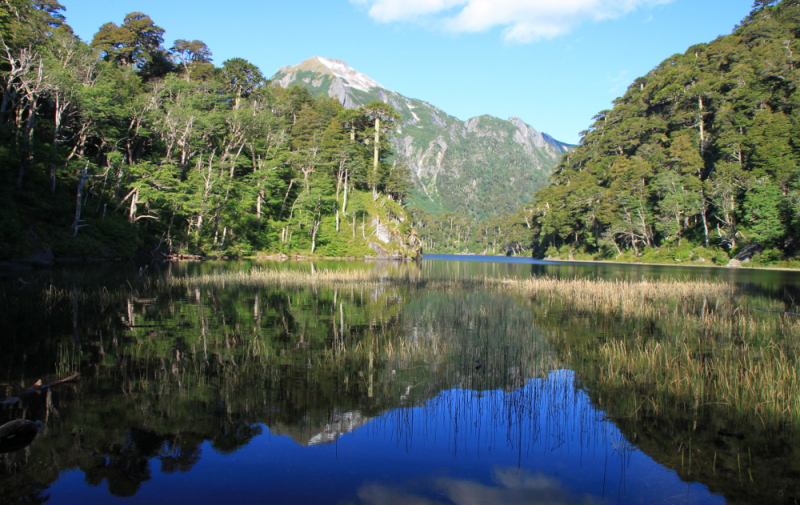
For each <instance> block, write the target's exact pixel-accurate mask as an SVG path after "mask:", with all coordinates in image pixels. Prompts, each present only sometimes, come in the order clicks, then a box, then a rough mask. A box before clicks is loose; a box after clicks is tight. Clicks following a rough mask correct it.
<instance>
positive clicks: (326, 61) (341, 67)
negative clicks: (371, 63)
mask: <svg viewBox="0 0 800 505" xmlns="http://www.w3.org/2000/svg"><path fill="white" fill-rule="evenodd" d="M316 59H317V61H319V62H320V63H321V64H323V65H324V66H325V67H327V68H328V70H330V71H331V73H332V74H333V75H335V76H336V77H339V78H340V79H342V80H343V81H345V82H346V83H347V85H348V86H350V87H351V88H355V89H360V90H361V91H369V90H370V88H383V86H381V85H380V84H379V83H378V82H377V81H376V80H374V79H372V78H371V77H367V76H366V75H364V74H362V73H361V72H358V71H357V70H355V69H353V68H351V67H350V66H349V65H348V64H347V63H345V62H343V61H342V60H334V59H331V58H323V57H321V56H316Z"/></svg>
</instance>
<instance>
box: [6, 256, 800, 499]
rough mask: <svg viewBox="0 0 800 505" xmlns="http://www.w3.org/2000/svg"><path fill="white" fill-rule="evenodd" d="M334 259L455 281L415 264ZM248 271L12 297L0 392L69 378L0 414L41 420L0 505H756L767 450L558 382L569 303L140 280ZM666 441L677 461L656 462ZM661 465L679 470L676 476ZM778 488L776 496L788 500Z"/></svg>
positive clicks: (586, 329)
mask: <svg viewBox="0 0 800 505" xmlns="http://www.w3.org/2000/svg"><path fill="white" fill-rule="evenodd" d="M341 264H346V265H349V266H348V268H353V269H363V268H369V269H375V270H378V271H380V272H383V273H384V274H385V275H391V276H407V277H409V278H420V277H422V278H428V277H437V276H438V277H440V278H452V277H455V276H460V275H475V274H474V272H472V271H465V270H464V267H463V265H462V266H457V265H456V266H442V264H440V263H428V262H423V264H422V265H421V266H415V265H414V264H410V265H409V264H406V265H401V264H396V263H391V262H375V263H373V264H369V265H363V264H357V263H352V262H351V263H341ZM341 264H340V263H335V262H332V263H326V262H314V263H311V262H307V263H288V264H285V266H281V265H279V264H277V263H270V264H269V265H270V266H269V268H289V269H303V270H305V271H311V270H312V269H313V270H314V271H321V270H324V269H326V268H335V267H338V266H340V265H341ZM252 266H253V264H252V263H250V264H248V263H235V264H223V263H212V262H207V263H203V264H193V265H185V264H179V265H167V266H164V267H163V269H162V270H161V271H159V270H158V269H155V268H154V269H153V270H151V271H150V273H149V274H148V276H144V277H142V278H139V277H138V275H136V274H135V273H134V276H133V277H131V278H128V277H125V276H124V275H122V274H118V275H120V277H119V278H118V279H119V286H123V288H120V289H119V290H117V289H116V288H115V287H114V286H113V285H111V284H109V286H108V287H107V288H106V289H105V291H98V292H97V293H95V294H92V292H88V291H87V293H88V294H85V295H81V296H76V295H75V294H74V293H77V292H79V291H80V292H83V291H81V290H82V289H83V288H82V286H83V285H82V284H80V282H81V281H79V280H71V281H70V282H72V284H68V288H67V289H65V291H64V292H63V293H61V295H58V296H57V295H53V299H54V300H55V301H53V303H51V304H50V305H48V306H47V307H46V309H45V308H42V307H40V306H31V307H29V308H28V309H25V307H26V303H28V302H27V301H26V299H25V298H24V296H27V295H25V292H21V291H16V292H15V296H17V297H22V298H20V301H19V302H18V303H19V304H18V305H14V306H13V307H15V308H14V311H13V316H12V315H11V314H10V313H9V314H6V315H9V316H10V317H9V318H8V319H6V320H7V321H10V324H9V326H8V328H7V333H6V337H5V338H4V339H3V340H2V342H1V343H2V350H3V351H4V353H3V357H2V358H0V359H2V360H3V363H4V365H7V366H6V367H5V368H4V371H5V377H3V378H2V380H4V381H5V382H4V383H3V384H2V385H1V386H3V387H5V393H6V394H12V393H13V392H15V391H18V390H21V389H23V388H24V387H25V386H28V385H30V382H32V381H33V380H34V378H36V377H41V376H44V375H46V374H48V373H51V372H52V371H53V364H55V371H56V373H57V375H59V376H65V375H66V374H68V373H71V372H72V371H80V372H81V374H82V380H81V382H80V383H79V384H67V385H63V386H59V387H57V388H52V389H48V390H47V391H45V392H43V393H42V394H38V395H26V396H25V397H23V398H21V401H20V402H19V403H18V404H14V405H11V406H9V407H8V408H7V409H4V410H3V411H2V412H0V421H2V422H5V421H7V420H10V419H18V418H28V419H40V420H42V422H43V424H44V430H43V431H42V432H41V433H40V434H39V436H38V437H37V438H36V439H35V440H34V442H33V443H32V444H31V445H30V446H29V447H28V448H26V449H24V450H22V451H17V452H14V453H10V454H6V455H4V456H3V458H2V460H0V501H3V502H20V503H21V502H33V503H36V502H40V503H41V502H44V501H48V500H49V503H70V502H75V503H77V502H81V503H83V502H85V501H88V500H99V501H105V500H108V498H109V496H117V497H128V498H129V501H130V502H137V501H141V502H145V501H146V502H154V501H155V502H168V501H175V500H176V499H178V498H180V499H181V500H182V501H193V502H198V503H210V502H215V501H220V500H224V501H237V502H248V501H252V502H263V500H264V497H265V496H267V497H269V499H270V500H271V501H273V502H276V503H354V504H355V503H364V504H366V503H455V504H462V503H463V504H467V503H650V502H652V501H654V500H655V499H659V500H662V501H667V502H681V503H687V502H688V503H717V502H718V503H722V502H724V501H725V499H724V498H723V497H722V496H721V495H714V494H712V493H710V492H709V491H708V489H707V487H706V486H710V487H712V488H713V489H714V491H715V492H718V493H725V494H726V495H727V496H729V497H733V498H736V497H737V496H748V497H752V496H757V495H758V493H764V492H766V491H767V489H766V488H767V486H765V485H763V484H762V482H761V481H762V479H761V478H760V475H767V474H774V472H773V471H772V470H770V468H771V467H770V466H768V465H767V464H766V462H768V461H770V460H775V458H776V457H777V456H776V452H775V451H766V450H764V451H760V452H759V451H756V450H753V451H752V452H751V451H750V448H749V447H748V445H747V443H748V441H747V440H746V441H744V442H741V443H740V442H739V441H737V442H736V443H737V444H738V443H740V445H736V446H735V447H734V448H731V449H730V450H727V451H722V450H721V449H719V440H717V439H714V438H713V437H711V436H709V437H706V438H704V437H701V436H699V435H697V433H698V430H697V428H696V427H695V428H694V430H693V429H690V428H688V427H687V426H686V424H685V422H684V421H685V420H684V419H682V418H681V417H680V413H678V414H675V416H674V417H671V416H672V414H668V413H664V414H663V415H662V416H660V417H659V418H658V419H657V420H654V419H652V418H648V417H630V418H622V417H620V416H619V414H618V413H619V412H622V411H624V409H623V408H618V405H617V404H616V403H615V402H616V401H617V397H615V396H614V395H613V392H611V393H609V392H608V391H605V390H604V389H603V385H602V384H595V383H590V382H582V381H580V380H578V375H577V373H576V372H579V370H578V371H571V370H567V369H564V362H565V361H564V359H563V358H562V357H561V356H560V355H559V352H558V350H557V349H554V348H553V347H552V345H551V343H550V338H549V337H550V336H551V335H552V334H553V333H554V332H556V331H563V330H564V329H567V330H568V331H575V332H583V333H581V334H580V335H578V336H579V337H585V338H587V339H590V338H593V337H594V335H593V333H592V332H593V331H595V330H596V328H597V324H598V323H597V321H588V320H587V321H586V322H585V323H586V324H585V325H584V324H572V325H570V324H571V323H570V324H567V323H566V322H573V323H574V321H573V319H574V317H573V314H572V313H571V312H570V310H569V308H559V307H552V306H549V305H542V304H541V302H535V301H533V300H530V299H527V298H525V297H523V296H521V295H518V294H516V295H515V294H510V293H505V292H501V291H497V292H494V291H486V290H466V289H456V288H443V289H416V288H413V287H410V286H406V285H403V284H398V285H393V284H378V285H363V286H362V285H358V284H353V285H342V286H338V287H330V286H328V287H325V286H313V287H284V288H279V287H276V286H260V287H241V286H239V287H236V286H231V285H222V284H220V285H215V284H209V285H202V286H201V285H195V286H189V285H165V284H159V283H158V282H159V280H160V279H163V278H164V277H168V276H177V277H181V276H196V275H205V274H209V273H213V272H215V271H216V272H219V271H227V270H230V269H247V268H250V267H252ZM525 268H527V266H526V267H525ZM486 271H490V272H492V273H493V274H499V273H500V271H492V270H486ZM137 283H139V284H137ZM124 286H130V287H131V288H135V293H134V292H132V290H131V289H128V288H124ZM4 296H7V295H4ZM59 296H60V298H59ZM4 303H6V305H4V307H9V306H12V305H10V304H11V303H12V302H11V301H8V300H7V299H6V302H4ZM14 303H17V302H14ZM26 310H27V312H26ZM44 312H46V313H47V316H48V317H46V318H42V317H38V316H37V314H41V313H44ZM582 317H587V318H588V317H589V316H586V315H583V316H582ZM476 362H479V363H480V365H481V366H479V367H478V366H476ZM0 392H2V391H0ZM671 419H678V420H676V421H675V424H674V425H670V428H669V429H665V428H664V426H666V425H667V424H669V423H670V422H672V421H670V420H671ZM696 420H697V417H696V416H695V418H694V421H695V422H696ZM709 425H711V426H716V425H714V424H712V423H710V422H709ZM701 431H702V430H701ZM712 432H713V433H716V429H714V430H711V431H709V433H712ZM676 433H678V434H679V435H676ZM678 436H680V437H684V438H683V439H681V440H683V441H685V442H686V446H687V447H689V446H690V444H694V445H692V446H691V447H689V448H688V449H683V448H682V447H681V446H679V447H678V449H676V448H675V447H674V445H670V443H671V442H672V441H674V440H675V439H676V437H678ZM659 437H661V438H659ZM693 437H694V438H693ZM758 442H759V443H760V442H763V440H759V441H758ZM714 444H716V446H715V445H714ZM729 445H730V444H729ZM643 446H644V447H647V454H645V453H643V452H642V451H641V450H640V447H643ZM714 447H717V448H716V449H715V448H714ZM745 450H747V454H748V457H750V456H751V455H754V456H755V460H752V459H748V461H747V462H742V461H741V459H740V460H739V463H740V466H739V475H742V473H741V472H742V471H744V472H745V473H744V474H743V475H745V476H748V475H751V476H753V475H754V472H755V475H754V476H753V477H750V478H749V479H748V478H747V477H745V478H744V479H740V480H739V481H738V482H736V481H735V480H733V479H732V478H731V477H732V474H731V473H729V472H728V470H730V464H731V461H732V460H731V459H730V454H733V452H731V451H737V452H738V453H739V454H744V453H745ZM715 451H716V452H715ZM717 453H719V466H713V465H715V464H716V461H717V459H714V460H713V461H712V462H711V463H709V461H708V459H707V458H708V457H709V456H708V455H714V454H717ZM676 455H678V456H680V458H684V457H686V458H689V460H690V461H691V458H695V460H694V461H695V462H694V466H693V467H691V468H694V470H692V471H685V470H684V467H683V466H682V465H683V459H676V458H677V457H678V456H676ZM723 457H724V458H723ZM703 458H706V459H703ZM723 459H724V461H723ZM791 460H792V458H791V453H790V454H788V455H787V454H784V455H782V456H780V458H779V461H780V464H783V465H788V467H790V468H793V467H792V463H791ZM698 461H699V462H698ZM773 464H774V463H773ZM687 466H691V465H687ZM699 466H702V467H703V468H704V469H705V470H707V468H706V467H709V468H712V473H711V474H709V472H708V471H698V467H699ZM791 471H793V470H791ZM747 472H750V473H747ZM720 476H721V477H722V478H724V479H725V480H724V481H720V480H719V479H720ZM791 479H792V476H791V474H785V475H784V480H783V481H781V482H783V483H784V484H785V481H787V480H788V481H789V484H788V485H784V486H783V493H784V495H782V496H796V495H797V494H796V491H797V489H796V488H797V485H796V484H795V485H794V487H792V484H791ZM764 481H765V482H766V480H764ZM720 482H723V483H724V485H722V484H720ZM773 485H774V483H773V482H771V483H770V484H769V486H773ZM743 490H747V491H743ZM674 497H679V498H674ZM673 498H674V499H673Z"/></svg>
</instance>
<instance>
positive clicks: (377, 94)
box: [272, 56, 571, 254]
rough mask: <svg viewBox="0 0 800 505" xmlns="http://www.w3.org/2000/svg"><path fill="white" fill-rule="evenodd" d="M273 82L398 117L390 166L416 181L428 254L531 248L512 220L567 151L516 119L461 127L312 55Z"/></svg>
mask: <svg viewBox="0 0 800 505" xmlns="http://www.w3.org/2000/svg"><path fill="white" fill-rule="evenodd" d="M420 78H421V79H424V78H425V77H424V76H420ZM272 80H273V82H275V83H276V84H277V85H280V86H283V87H290V86H301V87H304V88H306V89H308V90H309V92H310V93H311V94H312V95H314V96H324V97H335V98H337V99H338V100H339V101H340V102H341V103H342V105H344V106H345V107H347V108H357V107H359V106H363V105H365V104H367V103H370V102H375V101H378V102H384V103H387V104H389V105H391V106H392V107H393V108H394V109H395V110H396V111H397V112H398V114H399V118H398V120H397V123H396V129H395V131H394V136H393V138H392V139H391V141H390V142H391V146H392V148H393V151H394V156H393V157H392V164H393V165H395V166H396V167H397V168H398V169H400V170H404V171H405V170H406V168H405V167H408V170H409V171H410V173H409V175H411V176H412V178H413V180H414V186H413V188H412V190H411V193H410V197H409V199H408V209H409V210H410V211H411V212H412V214H413V215H414V228H415V230H416V231H417V232H418V233H419V235H420V238H421V239H422V241H423V243H424V246H425V250H426V251H428V252H439V253H464V252H477V253H480V252H483V253H488V254H500V253H502V254H505V253H507V252H516V253H519V252H522V251H524V250H527V249H528V248H529V246H530V239H529V235H530V233H529V232H526V233H525V234H524V236H523V237H517V236H516V235H517V234H516V233H515V232H514V230H513V229H514V228H519V226H518V224H519V223H521V222H523V221H522V220H517V219H516V218H515V217H514V216H515V215H516V214H517V213H518V209H519V207H520V205H522V204H525V203H527V202H530V200H531V199H532V198H533V195H534V194H535V193H536V192H537V191H538V190H539V189H541V188H543V187H545V186H546V185H547V180H548V178H549V176H550V173H551V172H552V170H553V168H554V167H555V166H556V164H557V163H558V162H559V160H560V159H561V157H562V156H563V154H564V153H565V152H567V151H569V149H570V148H571V146H569V145H567V144H564V143H563V142H559V141H558V140H556V139H554V138H552V137H551V136H549V135H547V134H546V133H541V132H538V131H537V130H536V129H534V128H533V127H532V126H530V125H528V124H526V123H525V122H524V121H522V120H521V119H519V118H516V117H511V118H509V119H508V120H503V119H499V118H496V117H492V116H489V115H483V116H479V117H474V118H471V119H468V120H466V121H462V120H460V119H458V118H456V117H453V116H451V115H449V114H447V112H445V111H443V110H441V109H439V108H437V107H436V106H435V105H433V104H430V103H428V102H425V101H423V100H419V99H416V98H409V97H406V96H403V95H402V94H400V93H398V92H396V91H392V90H389V89H387V88H386V87H384V86H382V85H381V84H379V83H378V82H377V81H375V80H374V79H372V78H371V77H369V76H367V75H364V74H362V73H360V72H358V71H357V70H355V69H353V68H351V67H350V66H348V65H347V64H346V63H345V62H344V61H341V60H333V59H329V58H323V57H319V56H315V57H313V58H309V59H307V60H305V61H303V62H301V63H300V64H298V65H294V66H285V67H283V68H281V69H279V70H278V72H277V73H276V74H275V75H274V76H273V77H272ZM512 221H513V224H511V223H512ZM506 224H508V226H505V225H506ZM498 225H502V226H500V228H498ZM506 228H507V229H506ZM512 236H513V237H512ZM520 239H521V240H520Z"/></svg>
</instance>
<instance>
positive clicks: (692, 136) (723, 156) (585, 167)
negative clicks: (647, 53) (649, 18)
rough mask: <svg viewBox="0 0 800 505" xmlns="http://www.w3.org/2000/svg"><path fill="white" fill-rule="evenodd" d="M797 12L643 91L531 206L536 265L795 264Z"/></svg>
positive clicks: (585, 143) (764, 21) (606, 116)
mask: <svg viewBox="0 0 800 505" xmlns="http://www.w3.org/2000/svg"><path fill="white" fill-rule="evenodd" d="M798 35H800V5H799V2H798V1H797V0H783V1H781V2H774V1H766V0H759V1H757V2H756V3H755V5H754V7H753V11H752V12H751V13H750V15H749V16H747V18H745V19H744V20H743V21H742V23H741V24H740V25H739V26H737V27H736V28H735V29H734V31H733V33H732V34H730V35H727V36H722V37H719V38H717V39H716V40H714V41H712V42H711V43H709V44H698V45H695V46H692V47H690V48H689V49H688V50H687V51H686V52H685V53H683V54H675V55H673V56H671V57H669V58H667V59H666V60H664V61H663V62H662V63H661V64H660V65H658V66H657V67H656V68H654V69H653V70H652V71H651V72H649V73H648V74H647V75H645V76H643V77H640V78H638V79H636V80H635V81H634V82H633V83H632V84H631V86H630V87H629V88H628V90H627V92H626V93H625V95H624V96H622V97H620V98H618V99H616V100H615V101H614V107H613V109H611V110H604V111H601V112H600V113H598V114H597V115H596V116H595V118H594V123H593V124H592V125H591V126H590V127H589V128H588V129H587V130H586V131H584V132H582V140H581V143H580V146H578V147H577V149H575V150H574V151H573V152H571V153H568V154H567V155H565V157H564V158H563V159H562V161H561V163H560V164H559V165H558V166H557V168H556V170H555V171H554V173H553V175H552V178H551V183H550V185H549V186H548V187H547V188H545V189H543V190H541V191H540V192H539V193H537V195H536V198H535V201H534V203H533V219H532V220H533V222H534V225H533V246H534V249H535V254H536V255H538V256H540V257H544V256H547V255H549V256H562V257H566V255H568V254H576V255H580V254H584V255H592V256H593V257H606V258H614V257H621V258H628V259H633V258H637V257H647V256H648V255H649V256H651V257H653V255H655V254H656V251H660V252H661V254H662V255H665V256H669V257H670V258H673V257H674V258H676V259H681V258H682V259H683V260H689V259H692V258H693V257H694V258H695V260H696V259H699V258H703V260H705V259H708V260H715V261H717V262H719V263H722V262H727V260H728V258H729V257H734V256H736V255H737V254H739V255H740V257H742V258H745V257H748V256H749V255H751V254H753V253H754V252H758V257H759V258H760V259H761V260H762V261H776V260H780V259H782V258H788V257H794V256H796V255H797V254H798V251H800V167H798V161H799V160H800V102H798V100H799V99H798V95H797V93H796V90H797V85H798V80H799V79H798V78H799V77H800V76H799V75H798V66H799V65H800V60H799V59H798V58H800V44H798Z"/></svg>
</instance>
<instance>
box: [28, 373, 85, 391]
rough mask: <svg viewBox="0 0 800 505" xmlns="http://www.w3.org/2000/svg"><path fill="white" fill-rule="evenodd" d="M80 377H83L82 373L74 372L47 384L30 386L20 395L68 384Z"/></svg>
mask: <svg viewBox="0 0 800 505" xmlns="http://www.w3.org/2000/svg"><path fill="white" fill-rule="evenodd" d="M80 377H81V374H79V373H74V374H72V375H70V376H69V377H66V378H64V379H59V380H57V381H53V382H49V383H47V384H37V385H35V386H33V387H30V388H28V389H26V390H25V391H22V392H21V393H19V395H18V396H22V395H29V394H31V393H36V392H37V391H41V390H43V389H47V388H51V387H53V386H58V385H60V384H66V383H69V382H77V381H78V379H80ZM39 382H41V381H39Z"/></svg>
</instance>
